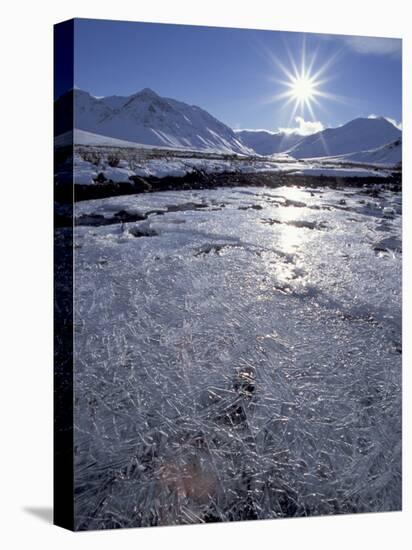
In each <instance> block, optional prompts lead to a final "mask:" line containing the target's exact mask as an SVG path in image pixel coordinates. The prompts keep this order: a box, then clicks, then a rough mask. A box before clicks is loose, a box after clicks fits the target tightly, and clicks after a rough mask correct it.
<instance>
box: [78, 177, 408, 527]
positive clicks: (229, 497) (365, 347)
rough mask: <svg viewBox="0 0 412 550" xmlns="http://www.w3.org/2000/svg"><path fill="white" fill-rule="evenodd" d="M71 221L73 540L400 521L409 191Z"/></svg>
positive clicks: (211, 194) (253, 194)
mask: <svg viewBox="0 0 412 550" xmlns="http://www.w3.org/2000/svg"><path fill="white" fill-rule="evenodd" d="M373 195H375V196H373ZM76 217H77V226H76V228H75V284H76V290H75V488H76V499H75V515H76V526H77V528H78V529H97V528H113V527H132V526H147V525H164V524H177V523H196V522H208V521H228V520H241V519H263V518H276V517H289V516H303V515H319V514H334V513H352V512H370V511H384V510H397V509H400V507H401V352H402V350H401V220H402V216H401V196H400V194H397V193H392V192H389V191H379V192H377V193H374V194H373V193H372V194H370V193H369V194H368V193H366V192H365V190H364V189H349V188H348V189H341V190H332V189H322V188H318V189H305V188H286V187H283V188H277V189H267V188H251V187H248V188H233V189H218V190H204V191H196V192H195V191H178V192H172V191H170V192H163V193H151V194H140V195H129V196H122V197H113V198H108V199H99V200H92V201H84V202H80V203H77V204H76Z"/></svg>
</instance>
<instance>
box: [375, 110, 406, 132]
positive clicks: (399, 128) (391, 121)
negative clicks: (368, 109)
mask: <svg viewBox="0 0 412 550" xmlns="http://www.w3.org/2000/svg"><path fill="white" fill-rule="evenodd" d="M368 118H381V117H380V116H379V115H375V114H373V113H372V114H370V115H368ZM382 118H385V119H386V120H387V121H388V122H390V123H391V124H393V125H394V126H396V128H398V130H402V121H400V122H398V121H396V120H395V119H394V118H391V117H389V116H384V117H382Z"/></svg>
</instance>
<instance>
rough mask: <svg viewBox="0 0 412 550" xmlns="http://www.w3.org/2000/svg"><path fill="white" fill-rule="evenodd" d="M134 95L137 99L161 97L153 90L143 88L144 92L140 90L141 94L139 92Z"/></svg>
mask: <svg viewBox="0 0 412 550" xmlns="http://www.w3.org/2000/svg"><path fill="white" fill-rule="evenodd" d="M134 95H135V97H149V98H153V97H159V95H158V94H157V93H156V92H154V91H153V90H152V89H151V88H143V89H142V90H140V92H137V93H136V94H134Z"/></svg>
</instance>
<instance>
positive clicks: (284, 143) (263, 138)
mask: <svg viewBox="0 0 412 550" xmlns="http://www.w3.org/2000/svg"><path fill="white" fill-rule="evenodd" d="M236 135H237V136H238V137H239V138H240V140H241V141H242V143H244V144H245V145H246V146H247V147H250V148H251V149H253V150H254V151H255V152H256V153H258V155H273V154H276V153H284V152H285V151H288V150H289V149H290V148H291V147H293V146H294V145H296V144H297V143H298V142H299V141H301V140H302V139H303V136H301V135H300V134H296V133H285V132H269V131H267V130H236Z"/></svg>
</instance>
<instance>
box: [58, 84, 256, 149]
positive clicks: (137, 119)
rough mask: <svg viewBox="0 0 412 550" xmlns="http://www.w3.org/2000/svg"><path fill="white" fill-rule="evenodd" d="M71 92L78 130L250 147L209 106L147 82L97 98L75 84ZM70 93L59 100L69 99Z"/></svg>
mask: <svg viewBox="0 0 412 550" xmlns="http://www.w3.org/2000/svg"><path fill="white" fill-rule="evenodd" d="M68 93H69V94H73V95H74V121H75V124H74V126H75V128H77V129H79V130H83V131H86V132H91V133H93V134H99V135H103V136H109V137H112V138H116V139H120V140H125V141H129V142H135V143H141V144H145V145H154V146H167V147H188V148H191V149H197V150H216V151H219V152H228V153H231V152H235V153H241V154H250V153H251V151H250V150H249V149H248V148H247V147H246V146H245V145H243V144H242V143H241V142H240V140H239V139H238V138H237V136H236V134H235V133H234V132H233V130H232V129H231V128H229V127H228V126H226V125H225V124H223V123H222V122H220V121H219V120H217V119H216V118H214V117H213V116H212V115H210V114H209V113H208V112H206V111H204V110H203V109H200V107H196V106H191V105H187V104H186V103H183V102H180V101H176V100H174V99H169V98H164V97H160V96H159V95H157V94H156V93H155V92H153V91H152V90H150V89H148V88H145V89H144V90H142V91H140V92H138V93H136V94H133V95H131V96H129V97H120V96H110V97H107V98H96V97H93V96H92V95H90V94H89V93H88V92H84V91H82V90H77V89H76V90H72V91H70V92H68ZM66 96H67V94H65V96H62V97H61V98H60V99H59V100H58V101H57V103H59V102H65V101H66V102H67V97H66Z"/></svg>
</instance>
